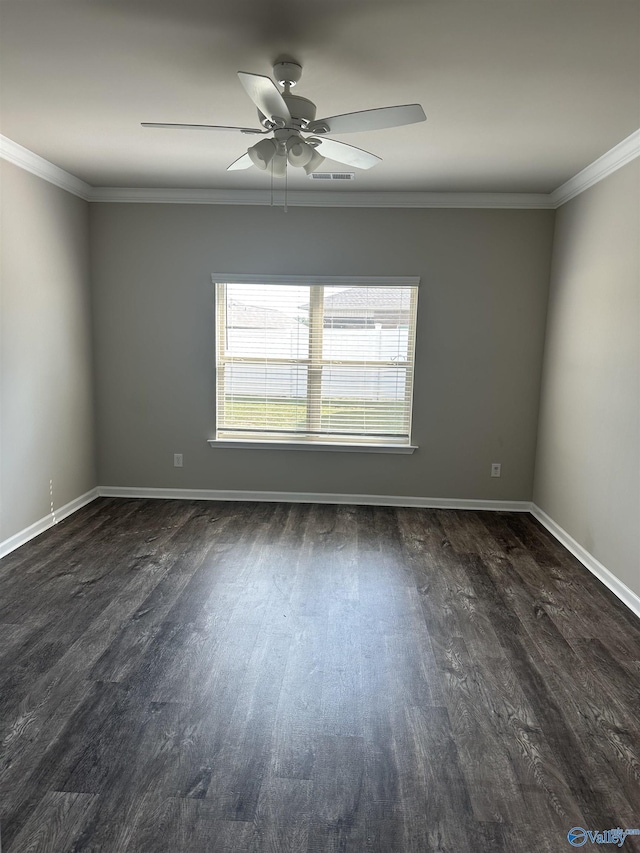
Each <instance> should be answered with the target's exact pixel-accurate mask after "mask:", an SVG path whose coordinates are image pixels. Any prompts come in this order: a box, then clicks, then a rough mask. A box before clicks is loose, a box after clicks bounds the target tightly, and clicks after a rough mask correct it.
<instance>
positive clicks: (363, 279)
mask: <svg viewBox="0 0 640 853" xmlns="http://www.w3.org/2000/svg"><path fill="white" fill-rule="evenodd" d="M211 282H212V284H213V290H214V328H215V366H216V368H217V364H218V350H219V347H220V345H221V341H220V335H219V329H218V311H217V295H216V294H217V287H218V285H220V284H258V285H259V284H264V285H291V286H294V287H310V288H313V286H314V285H322V286H324V287H387V288H388V287H398V288H401V287H413V288H416V289H417V288H419V285H420V276H315V275H257V274H238V273H212V274H211ZM414 298H417V293H416V296H415V297H414ZM414 310H415V309H414ZM414 316H415V317H416V321H417V316H416V315H415V314H414ZM414 340H415V330H414ZM414 346H415V343H414ZM414 373H415V352H414V356H413V360H412V375H411V380H410V382H409V383H407V393H408V394H410V396H411V408H410V412H409V424H408V436H409V437H408V441H407V442H406V443H400V442H394V441H389V440H386V441H385V440H384V438H383V437H382V436H381V440H380V441H376V440H375V438H372V439H371V440H368V441H361V442H357V443H356V442H353V441H349V440H348V439H345V441H336V440H334V439H332V438H331V437H328V438H326V439H322V438H319V437H315V438H314V437H310V438H307V439H302V440H296V439H293V440H291V439H287V438H284V437H274V438H269V439H266V438H265V439H261V438H258V437H257V436H256V434H255V433H252V434H250V435H249V436H247V438H246V439H245V438H231V437H229V436H225V437H224V438H218V437H217V436H216V438H212V439H207V442H208V444H209V446H210V447H219V448H225V449H244V450H258V449H272V450H315V451H318V450H320V451H339V452H340V451H342V452H345V451H347V452H356V453H395V454H398V453H399V454H411V453H413V452H414V451H415V450H417V449H418V446H417V445H415V444H413V443H412V441H411V439H412V428H413V423H412V421H413V393H414V389H415V376H414ZM216 410H217V391H216ZM217 431H218V426H217V423H216V432H217Z"/></svg>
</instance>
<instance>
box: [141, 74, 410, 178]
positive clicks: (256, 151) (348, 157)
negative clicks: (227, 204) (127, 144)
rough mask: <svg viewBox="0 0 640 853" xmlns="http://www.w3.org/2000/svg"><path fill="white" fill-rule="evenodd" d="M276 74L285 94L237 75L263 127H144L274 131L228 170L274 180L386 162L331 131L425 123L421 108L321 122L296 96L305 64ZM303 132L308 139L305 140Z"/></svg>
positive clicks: (260, 78)
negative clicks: (328, 165)
mask: <svg viewBox="0 0 640 853" xmlns="http://www.w3.org/2000/svg"><path fill="white" fill-rule="evenodd" d="M273 76H274V78H275V80H277V81H278V83H279V84H280V85H281V86H282V87H283V90H284V91H282V92H280V91H279V89H278V87H277V86H276V84H275V83H274V82H273V80H272V79H271V78H270V77H265V76H264V75H263V74H252V73H250V72H247V71H238V78H239V80H240V83H241V84H242V86H243V88H244V90H245V92H246V93H247V95H249V97H250V98H251V100H252V101H253V103H254V104H255V106H256V107H257V109H258V120H259V122H260V124H261V125H262V129H259V128H250V127H229V126H227V125H194V124H172V123H166V122H143V123H142V126H143V127H155V128H181V129H199V130H226V131H239V132H240V133H249V134H256V133H257V134H270V133H272V134H273V138H270V139H261V140H260V141H259V142H257V143H256V144H255V145H252V146H250V147H249V148H248V149H247V152H246V154H243V155H242V156H240V157H238V159H237V160H234V162H233V163H231V165H230V166H228V167H227V171H234V170H237V169H248V168H250V167H251V166H252V165H253V166H256V167H257V168H258V169H260V170H261V171H266V170H267V169H270V171H271V174H272V176H274V177H285V176H286V173H287V164H289V165H290V166H292V167H294V168H302V169H304V171H305V172H306V174H307V175H310V174H312V173H313V172H314V171H315V170H316V169H317V168H318V167H319V166H320V165H322V163H323V162H324V160H325V158H327V157H328V158H329V159H331V160H336V161H337V162H338V163H344V164H345V165H347V166H353V167H355V168H357V169H370V168H372V167H373V166H375V165H376V164H377V163H380V162H381V158H380V157H377V156H376V155H375V154H370V153H369V152H368V151H363V150H362V149H361V148H356V147H355V146H353V145H347V144H346V143H344V142H338V141H337V140H335V139H328V138H327V137H326V136H325V135H324V134H326V133H356V132H362V131H367V130H381V129H383V128H389V127H401V126H402V125H407V124H413V123H415V122H420V121H425V120H426V116H425V114H424V111H423V109H422V107H421V106H420V104H405V105H402V106H395V107H381V108H379V109H373V110H362V111H360V112H355V113H345V114H344V115H338V116H331V117H329V118H323V119H319V120H316V105H315V104H314V103H313V102H312V101H310V100H309V99H308V98H302V97H300V96H299V95H292V94H291V89H292V87H293V86H295V85H296V83H298V82H299V81H300V78H301V76H302V66H301V65H299V64H298V63H297V62H292V61H289V60H287V61H283V62H276V63H275V65H274V66H273ZM303 134H309V135H308V136H306V137H305V136H303ZM317 135H320V138H318V136H317Z"/></svg>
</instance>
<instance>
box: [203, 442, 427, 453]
mask: <svg viewBox="0 0 640 853" xmlns="http://www.w3.org/2000/svg"><path fill="white" fill-rule="evenodd" d="M207 444H209V446H210V447H220V448H224V449H225V450H227V449H229V448H233V449H234V450H324V451H326V450H329V451H334V452H338V453H404V454H408V453H413V452H414V450H417V449H418V448H417V446H416V445H414V444H345V443H342V442H341V443H337V442H330V441H277V440H276V441H255V440H250V441H244V440H243V439H233V438H223V439H218V438H209V439H207Z"/></svg>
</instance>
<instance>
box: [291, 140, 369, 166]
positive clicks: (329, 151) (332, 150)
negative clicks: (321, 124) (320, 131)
mask: <svg viewBox="0 0 640 853" xmlns="http://www.w3.org/2000/svg"><path fill="white" fill-rule="evenodd" d="M308 141H310V142H313V143H317V144H315V145H314V147H315V149H316V151H317V152H318V153H319V154H322V156H323V157H328V158H329V159H330V160H337V161H338V163H344V164H345V165H347V166H355V167H356V169H370V168H371V167H372V166H375V165H376V163H381V162H382V157H376V155H375V154H370V153H369V152H368V151H363V150H362V148H356V147H355V146H354V145H347V144H346V143H344V142H337V141H336V140H335V139H326V138H325V137H324V136H323V137H315V138H313V139H311V140H308Z"/></svg>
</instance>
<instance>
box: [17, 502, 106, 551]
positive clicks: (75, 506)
mask: <svg viewBox="0 0 640 853" xmlns="http://www.w3.org/2000/svg"><path fill="white" fill-rule="evenodd" d="M98 494H99V493H98V489H97V488H95V489H91V491H89V492H85V493H84V495H80V497H78V498H74V500H72V501H69V503H68V504H65V505H64V506H61V507H59V508H58V509H56V510H54V511H53V512H50V513H49V514H48V515H45V517H44V518H41V519H40V520H39V521H35V522H34V523H33V524H30V525H29V527H25V528H24V530H20V531H19V532H18V533H15V534H14V535H13V536H10V537H9V538H8V539H5V540H4V542H0V558H2V557H5V556H6V555H7V554H10V553H11V551H15V549H16V548H19V547H20V546H21V545H24V544H25V543H26V542H28V541H29V540H30V539H33V538H35V537H36V536H39V535H40V534H41V533H44V531H45V530H48V529H49V528H50V527H53V525H54V524H57V523H58V522H59V521H62V520H63V519H64V518H67V516H69V515H71V514H72V513H74V512H77V511H78V510H79V509H82V507H83V506H86V505H87V504H88V503H91V501H94V500H95V499H96V498H97V497H98Z"/></svg>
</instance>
